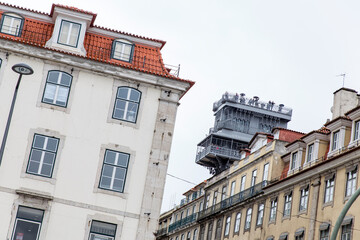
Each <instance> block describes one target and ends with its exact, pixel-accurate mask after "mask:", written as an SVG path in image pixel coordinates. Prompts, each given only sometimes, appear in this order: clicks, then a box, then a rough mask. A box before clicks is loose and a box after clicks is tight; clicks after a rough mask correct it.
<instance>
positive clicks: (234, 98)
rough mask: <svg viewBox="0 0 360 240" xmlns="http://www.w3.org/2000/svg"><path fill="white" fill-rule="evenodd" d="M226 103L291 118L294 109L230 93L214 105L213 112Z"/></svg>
mask: <svg viewBox="0 0 360 240" xmlns="http://www.w3.org/2000/svg"><path fill="white" fill-rule="evenodd" d="M225 102H233V103H240V104H243V105H248V106H252V107H256V108H261V109H265V110H268V111H272V112H278V113H282V114H285V115H289V116H291V115H292V109H291V108H287V107H284V104H279V105H277V104H275V103H274V102H272V101H269V102H263V101H260V100H259V98H258V97H253V98H247V97H244V95H243V94H240V95H239V94H237V93H236V94H234V93H228V92H226V93H225V94H223V96H222V98H221V99H220V100H219V101H217V102H215V103H214V105H213V111H216V110H217V109H218V108H219V107H220V106H221V105H222V104H223V103H225Z"/></svg>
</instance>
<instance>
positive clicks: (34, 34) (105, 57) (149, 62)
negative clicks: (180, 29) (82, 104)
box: [0, 3, 194, 87]
mask: <svg viewBox="0 0 360 240" xmlns="http://www.w3.org/2000/svg"><path fill="white" fill-rule="evenodd" d="M0 5H6V6H10V7H14V6H12V5H8V4H3V3H0ZM54 6H59V7H63V8H67V9H71V10H74V11H79V12H82V13H88V14H93V13H91V12H86V11H83V10H80V9H77V8H73V7H67V6H62V5H55V4H53V8H54ZM16 8H19V9H24V8H20V7H16ZM24 10H28V9H24ZM28 11H31V10H28ZM52 11H53V10H52ZM2 13H3V12H0V14H1V15H2ZM42 14H43V13H42ZM53 29H54V24H52V23H47V22H42V21H39V20H34V19H30V18H25V23H24V27H23V29H22V33H21V36H19V37H16V36H12V35H7V34H2V33H0V38H2V39H7V40H12V41H16V42H21V43H24V44H28V45H32V46H36V47H41V48H46V47H45V44H46V42H47V41H48V40H49V39H50V38H51V36H52V32H53ZM123 34H126V33H123ZM128 35H129V34H128ZM130 36H136V35H130ZM136 37H139V36H136ZM139 38H143V37H139ZM114 39H115V38H112V37H107V36H103V35H98V34H94V33H89V32H87V33H86V34H85V39H84V47H85V50H86V52H87V55H86V56H81V55H79V54H75V53H71V52H66V51H62V50H58V49H51V50H53V51H56V52H61V53H64V54H68V55H74V56H77V57H81V58H87V59H91V60H94V61H98V62H103V63H107V64H111V65H115V66H121V67H124V68H128V69H132V70H136V71H141V72H145V73H149V74H152V75H157V76H161V77H166V78H170V79H174V80H178V81H182V82H186V83H188V84H190V87H191V86H192V85H194V82H193V81H190V80H185V79H181V78H179V77H177V76H174V75H172V74H170V73H169V70H168V69H167V68H166V67H165V65H164V62H163V60H162V56H161V52H160V48H157V47H150V46H145V45H142V44H135V48H134V56H133V60H132V62H131V63H128V62H124V61H119V60H115V59H111V49H112V43H113V41H114ZM143 39H148V38H143ZM148 40H151V39H148ZM156 41H158V42H161V43H163V44H165V42H163V41H160V40H156ZM163 44H162V46H163Z"/></svg>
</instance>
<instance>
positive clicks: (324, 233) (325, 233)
mask: <svg viewBox="0 0 360 240" xmlns="http://www.w3.org/2000/svg"><path fill="white" fill-rule="evenodd" d="M320 240H329V228H327V229H324V230H321V231H320Z"/></svg>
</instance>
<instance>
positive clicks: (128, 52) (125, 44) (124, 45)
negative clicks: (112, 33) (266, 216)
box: [111, 39, 134, 62]
mask: <svg viewBox="0 0 360 240" xmlns="http://www.w3.org/2000/svg"><path fill="white" fill-rule="evenodd" d="M133 49H134V44H132V43H131V42H129V41H126V40H124V39H122V40H115V41H114V43H113V47H112V56H111V58H114V59H117V60H121V61H125V62H131V61H132V54H133Z"/></svg>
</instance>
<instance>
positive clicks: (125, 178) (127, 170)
mask: <svg viewBox="0 0 360 240" xmlns="http://www.w3.org/2000/svg"><path fill="white" fill-rule="evenodd" d="M108 151H112V152H115V153H117V154H118V153H119V154H124V155H127V156H128V158H127V166H126V171H125V176H124V180H123V181H124V183H123V187H122V191H117V190H114V189H110V188H104V187H101V180H102V177H103V176H102V174H103V171H104V166H105V164H107V165H110V166H112V167H115V168H122V169H124V167H121V166H117V165H115V164H108V163H105V159H106V154H107V152H108ZM130 159H131V155H130V154H129V153H125V152H120V151H118V150H113V149H109V148H106V149H105V152H104V158H103V163H102V168H101V171H100V177H99V184H98V188H100V189H103V190H108V191H112V192H117V193H124V192H125V185H126V180H127V175H128V172H129V168H130ZM113 177H114V170H113V176H112V179H111V181H113Z"/></svg>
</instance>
